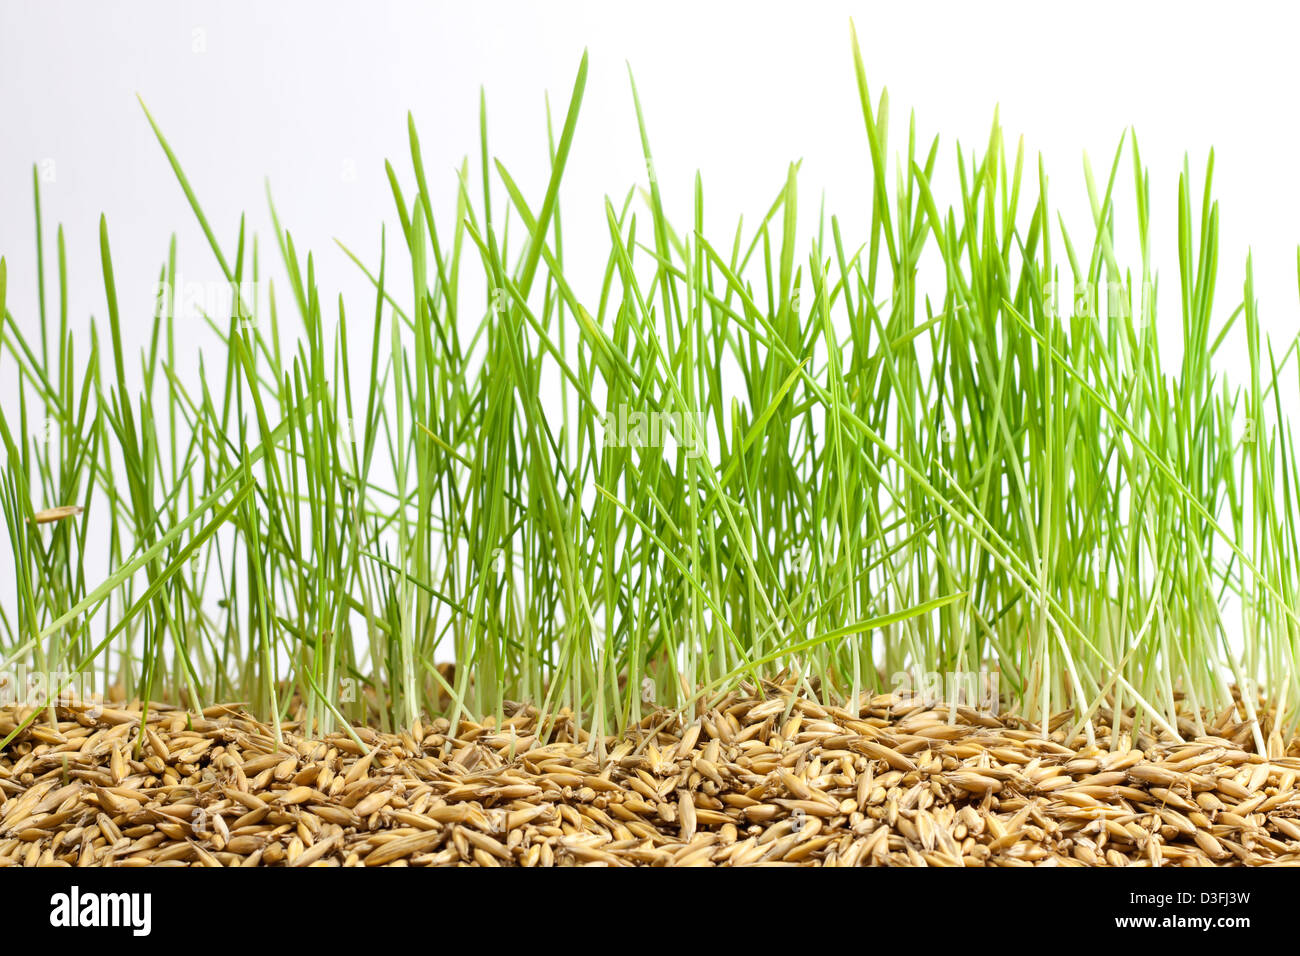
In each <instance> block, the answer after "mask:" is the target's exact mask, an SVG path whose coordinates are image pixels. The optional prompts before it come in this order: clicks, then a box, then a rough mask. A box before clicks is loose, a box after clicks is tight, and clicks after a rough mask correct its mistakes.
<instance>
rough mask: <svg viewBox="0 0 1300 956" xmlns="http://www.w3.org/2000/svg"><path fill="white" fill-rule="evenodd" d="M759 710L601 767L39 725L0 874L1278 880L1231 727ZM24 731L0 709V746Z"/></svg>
mask: <svg viewBox="0 0 1300 956" xmlns="http://www.w3.org/2000/svg"><path fill="white" fill-rule="evenodd" d="M766 689H767V690H768V694H767V696H766V697H765V698H764V699H758V698H753V697H745V696H743V695H742V694H739V693H734V694H731V695H729V696H728V697H727V699H725V700H724V701H722V702H721V703H720V704H719V705H718V706H717V707H715V708H714V709H712V710H708V711H700V712H697V713H695V714H693V715H691V716H690V717H689V719H687V720H683V719H682V718H681V717H680V716H679V715H675V714H670V713H667V712H660V713H656V714H653V715H651V716H650V717H648V718H647V719H646V720H645V721H643V723H642V724H641V725H640V727H639V728H636V729H635V730H634V732H633V733H631V734H629V735H628V736H627V737H625V738H622V739H614V738H611V739H608V740H605V741H603V747H601V746H597V744H599V743H601V742H598V741H595V740H592V739H591V738H589V737H588V736H586V735H585V734H580V733H579V732H578V731H577V730H576V729H575V722H574V720H573V717H572V715H570V714H561V715H560V716H559V718H558V719H555V720H547V721H541V722H539V720H538V715H537V713H536V711H535V710H533V709H532V708H529V707H513V708H512V712H511V713H509V714H508V719H507V720H506V721H505V722H504V724H503V725H502V726H501V727H496V726H494V725H493V724H491V723H489V724H485V725H479V724H475V723H473V722H472V721H469V720H463V721H461V723H460V725H459V726H458V727H456V728H455V729H454V731H453V728H451V727H450V726H449V725H448V724H447V721H445V720H441V719H435V720H428V721H425V722H424V724H423V725H421V726H418V727H416V728H414V732H408V733H402V734H387V733H379V732H376V731H374V730H371V729H369V728H357V729H356V733H357V737H358V738H359V739H360V740H361V741H363V742H364V743H365V745H366V748H367V751H368V752H365V753H363V752H362V748H361V747H359V746H358V745H357V744H356V742H355V741H354V740H353V739H352V738H351V737H350V736H349V735H347V734H341V733H335V734H328V735H326V736H324V737H323V738H322V739H311V738H310V737H307V736H303V735H301V734H300V733H299V727H298V725H296V724H293V723H288V724H285V725H284V726H285V734H284V737H283V739H282V741H281V742H280V743H279V744H278V745H277V743H276V741H275V737H274V733H273V731H272V729H271V728H270V727H267V726H266V725H264V724H261V723H259V722H258V721H256V720H254V719H253V718H251V717H249V716H248V715H247V714H245V713H244V712H243V711H242V710H241V709H240V706H239V705H237V704H232V705H221V706H217V707H210V708H207V709H206V710H205V711H204V712H203V713H202V714H195V715H186V714H184V713H183V712H179V711H176V710H175V709H174V708H166V707H151V708H150V710H149V714H148V717H147V722H146V724H145V726H144V727H143V728H141V726H140V721H141V709H140V708H139V707H138V706H130V705H115V706H113V707H105V708H102V709H101V710H100V711H97V712H94V713H88V712H81V711H77V710H74V709H67V708H62V707H60V708H57V716H58V720H57V722H56V723H55V724H54V725H50V724H49V723H45V722H42V723H37V724H34V725H33V726H31V727H29V728H28V729H26V730H25V731H24V732H23V733H21V734H19V735H18V736H17V737H16V739H15V740H14V741H13V742H11V743H10V745H9V746H8V747H7V748H6V749H5V750H4V751H3V752H0V865H27V866H30V865H79V866H144V865H185V866H249V865H253V866H256V865H286V866H382V865H433V866H439V865H469V866H500V865H521V866H552V865H561V866H563V865H593V864H594V865H606V866H636V865H659V866H670V865H675V866H746V865H804V866H813V865H835V866H854V865H887V866H1024V865H1033V864H1037V865H1047V866H1130V865H1137V866H1207V865H1227V866H1237V865H1297V864H1300V791H1297V789H1296V780H1297V778H1300V757H1298V756H1296V751H1295V750H1294V749H1293V750H1292V751H1289V752H1287V751H1285V749H1284V748H1282V747H1280V746H1279V745H1278V744H1277V743H1276V742H1274V744H1273V745H1271V746H1270V755H1269V756H1267V757H1266V756H1261V755H1258V754H1254V753H1250V752H1249V751H1247V750H1244V749H1242V746H1243V745H1244V746H1248V745H1249V737H1250V735H1249V734H1247V735H1244V736H1243V735H1241V734H1240V728H1239V726H1238V724H1237V723H1236V715H1235V714H1234V713H1231V712H1229V713H1227V714H1225V715H1224V718H1223V722H1221V723H1220V724H1219V725H1215V726H1213V727H1211V728H1208V730H1209V732H1208V733H1207V736H1205V737H1203V738H1198V739H1195V740H1188V741H1183V742H1169V743H1161V742H1159V741H1154V742H1152V741H1146V742H1145V743H1149V744H1151V745H1150V746H1148V747H1147V748H1146V749H1145V750H1138V749H1132V748H1131V747H1130V746H1129V745H1128V744H1127V743H1124V744H1122V745H1121V746H1120V747H1119V748H1118V749H1117V750H1115V751H1113V752H1112V751H1109V750H1107V749H1105V748H1104V747H1103V746H1093V747H1087V746H1086V745H1085V742H1084V741H1083V740H1082V739H1080V740H1073V741H1065V740H1064V739H1063V737H1062V733H1063V731H1062V730H1061V728H1063V727H1067V726H1072V724H1073V720H1072V719H1069V715H1065V716H1062V717H1061V718H1060V719H1054V720H1053V721H1051V722H1049V727H1055V728H1057V729H1056V731H1055V732H1054V736H1052V737H1050V738H1047V739H1045V738H1043V737H1042V735H1041V733H1040V732H1039V731H1038V730H1037V729H1036V728H1034V727H1031V726H1028V725H1025V724H1022V723H1021V722H1020V721H1018V720H1017V719H1016V718H1014V717H1009V716H1008V717H1002V718H999V717H996V716H994V715H991V714H984V713H977V712H975V711H971V710H969V709H966V708H962V709H959V710H958V712H957V713H956V714H953V715H951V719H950V715H949V713H948V712H947V710H946V709H945V708H942V707H939V708H935V709H925V708H922V707H918V706H915V705H914V704H911V703H909V704H906V705H903V706H899V701H898V700H896V699H895V698H893V697H892V696H888V695H885V696H878V697H873V698H864V700H863V702H862V706H861V707H860V708H859V709H858V710H857V711H856V712H853V711H851V710H845V709H841V708H835V707H828V706H825V705H822V704H818V703H816V702H814V701H812V700H809V699H807V698H805V697H801V696H799V695H798V693H797V691H796V688H795V687H794V686H793V685H789V686H785V685H777V684H768V685H766ZM26 716H27V713H26V712H22V713H20V712H17V711H16V710H15V709H14V708H9V709H0V728H2V727H6V726H7V727H8V728H9V729H11V730H12V728H13V727H16V726H17V725H18V724H20V723H21V722H22V720H23V719H25V718H26ZM778 724H779V726H778ZM1100 729H1101V731H1102V732H1100V733H1098V734H1097V739H1098V741H1104V740H1108V739H1110V733H1109V728H1105V727H1102V728H1100ZM6 732H7V731H6ZM141 734H143V741H142V743H143V746H141V747H138V748H137V746H136V743H137V739H138V738H139V737H140V735H141ZM1118 736H1119V739H1121V740H1123V739H1125V738H1124V737H1123V735H1122V734H1120V735H1118ZM1234 740H1237V741H1238V742H1237V743H1233V742H1232V741H1234ZM1241 741H1244V742H1245V743H1244V744H1242V743H1241ZM602 752H603V753H604V754H606V755H607V756H606V757H605V758H604V759H601V758H600V757H599V756H597V755H598V754H600V753H602Z"/></svg>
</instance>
